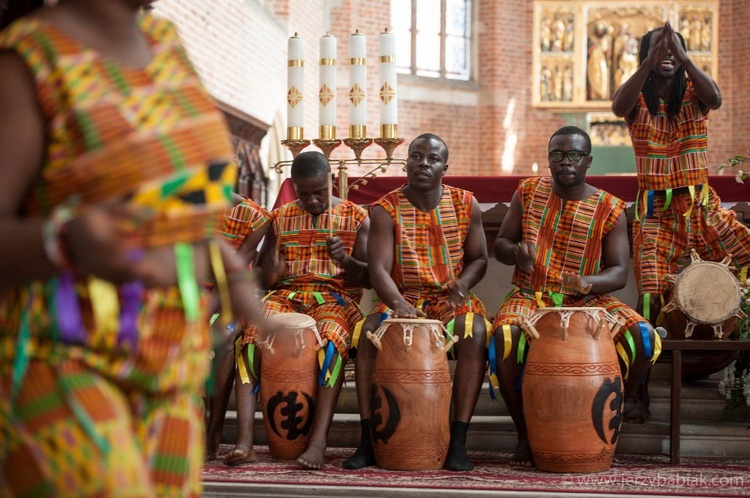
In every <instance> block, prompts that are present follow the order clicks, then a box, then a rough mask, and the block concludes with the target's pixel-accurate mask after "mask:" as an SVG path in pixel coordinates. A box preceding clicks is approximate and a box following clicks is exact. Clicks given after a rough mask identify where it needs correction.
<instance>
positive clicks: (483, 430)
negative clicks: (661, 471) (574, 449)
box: [222, 411, 750, 458]
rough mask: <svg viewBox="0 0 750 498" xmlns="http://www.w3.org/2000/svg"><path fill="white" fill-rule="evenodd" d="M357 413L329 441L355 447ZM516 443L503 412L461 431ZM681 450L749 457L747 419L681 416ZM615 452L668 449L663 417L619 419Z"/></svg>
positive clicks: (475, 446) (489, 442)
mask: <svg viewBox="0 0 750 498" xmlns="http://www.w3.org/2000/svg"><path fill="white" fill-rule="evenodd" d="M253 437H254V441H255V443H256V444H267V439H266V432H265V428H264V426H263V417H262V415H261V414H260V412H256V415H255V430H254V436H253ZM359 437H360V425H359V417H358V416H357V415H356V414H352V413H337V414H336V415H334V419H333V423H332V424H331V429H330V431H329V434H328V444H329V446H331V447H334V446H336V447H346V448H356V446H357V445H358V444H359ZM236 438H237V414H236V412H233V411H231V412H228V413H227V418H226V421H225V423H224V431H223V434H222V442H223V443H226V444H232V443H234V442H235V441H236ZM515 446H516V430H515V426H514V425H513V421H512V420H511V418H510V417H509V416H483V415H479V416H477V415H475V416H474V417H473V418H472V422H471V426H470V428H469V433H468V435H467V448H468V449H469V450H471V451H512V450H513V449H514V448H515ZM680 446H681V452H680V453H681V454H682V455H684V456H717V457H733V458H747V457H750V428H749V427H748V421H747V420H745V421H732V420H722V421H706V420H702V421H689V422H683V424H682V426H681V437H680ZM617 451H618V452H620V453H663V454H668V453H669V423H668V422H667V421H666V420H658V419H651V420H649V421H648V422H647V423H645V424H623V426H622V432H621V433H620V439H619V441H618V444H617Z"/></svg>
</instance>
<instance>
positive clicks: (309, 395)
mask: <svg viewBox="0 0 750 498" xmlns="http://www.w3.org/2000/svg"><path fill="white" fill-rule="evenodd" d="M269 320H271V321H272V322H273V323H275V324H276V325H277V329H276V331H275V332H273V333H267V332H265V331H264V332H260V333H259V334H258V335H257V336H256V341H255V343H256V346H257V347H258V348H260V350H261V367H260V387H259V390H260V400H261V404H262V407H263V422H264V425H265V427H266V434H267V437H268V447H269V449H270V451H271V456H273V457H274V458H278V459H280V460H295V459H296V458H297V457H299V456H300V455H301V454H302V453H303V452H304V451H305V450H306V449H307V444H308V442H309V440H310V430H311V429H312V425H313V418H314V415H315V401H316V399H317V394H318V383H317V378H316V369H317V367H316V362H317V354H316V352H317V349H318V348H319V347H320V346H322V342H321V339H320V335H319V334H318V330H317V328H316V326H315V320H313V319H312V318H310V317H309V316H307V315H303V314H301V313H279V314H277V315H274V316H272V317H270V318H269Z"/></svg>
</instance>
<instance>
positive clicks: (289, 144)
mask: <svg viewBox="0 0 750 498" xmlns="http://www.w3.org/2000/svg"><path fill="white" fill-rule="evenodd" d="M281 145H283V146H284V147H286V148H287V149H289V151H290V152H291V153H292V157H297V156H298V155H299V153H300V152H302V149H304V148H305V147H307V146H308V145H310V141H309V140H307V139H306V138H299V139H295V140H282V141H281Z"/></svg>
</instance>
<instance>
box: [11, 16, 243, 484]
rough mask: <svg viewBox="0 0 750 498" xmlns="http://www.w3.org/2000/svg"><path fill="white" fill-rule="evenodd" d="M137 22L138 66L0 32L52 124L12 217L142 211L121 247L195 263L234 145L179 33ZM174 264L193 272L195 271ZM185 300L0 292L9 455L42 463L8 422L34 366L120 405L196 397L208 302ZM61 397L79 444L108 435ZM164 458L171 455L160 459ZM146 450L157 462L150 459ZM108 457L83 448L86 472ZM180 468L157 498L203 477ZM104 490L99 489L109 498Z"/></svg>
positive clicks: (59, 475) (37, 286)
mask: <svg viewBox="0 0 750 498" xmlns="http://www.w3.org/2000/svg"><path fill="white" fill-rule="evenodd" d="M139 22H140V27H141V29H142V31H143V33H144V35H145V37H146V39H147V40H148V43H149V47H150V50H151V53H152V59H151V61H150V62H149V63H148V64H147V65H146V66H145V67H144V68H133V67H128V66H123V65H121V64H119V63H117V62H116V61H113V60H110V59H108V58H107V57H105V56H102V55H101V54H98V53H96V52H94V51H93V50H92V49H90V48H89V47H86V46H85V45H83V44H81V43H80V42H78V41H77V40H75V39H74V38H71V37H70V36H68V35H67V34H65V33H63V32H61V31H59V30H58V29H57V28H55V27H54V26H52V25H51V24H49V23H47V22H45V21H42V20H39V19H34V18H25V19H20V20H18V21H16V22H15V23H14V24H12V25H11V26H9V27H8V28H6V29H5V30H3V31H2V32H1V33H0V49H3V50H9V51H13V52H15V53H16V54H18V56H20V58H21V59H22V60H23V61H24V62H25V63H26V64H27V66H28V67H29V70H30V72H31V74H32V76H33V79H34V83H35V91H36V94H37V98H38V101H39V104H40V108H41V112H42V115H43V119H44V122H45V125H46V128H47V129H46V132H47V133H46V137H47V143H46V150H45V154H44V157H45V158H46V162H45V164H43V166H42V168H41V171H40V175H39V178H38V179H37V180H36V183H34V184H33V185H32V186H31V189H30V191H29V194H28V195H27V197H26V198H25V199H24V201H23V205H22V206H21V208H20V216H21V217H23V218H32V217H38V216H42V217H46V216H49V215H50V213H51V212H52V210H53V209H55V208H56V207H58V206H61V205H71V204H74V207H73V209H83V208H85V207H86V206H88V205H91V204H96V203H100V202H104V201H111V200H115V201H117V200H125V201H127V202H128V203H129V204H130V205H131V206H134V207H136V208H143V209H146V210H147V213H148V215H149V216H148V217H147V218H146V219H145V220H144V221H143V223H141V224H140V225H139V226H138V227H137V228H138V229H137V230H135V231H134V234H133V236H131V237H129V238H128V239H127V240H126V241H125V243H126V246H127V247H133V248H149V247H155V246H162V245H163V246H172V245H175V251H176V252H177V251H178V250H179V249H186V250H187V251H183V254H187V255H188V256H191V254H190V253H189V251H190V250H191V247H192V246H191V245H190V243H192V242H198V241H203V240H206V239H207V238H210V237H212V236H213V234H214V233H215V230H216V227H217V226H218V223H219V220H220V219H221V217H222V215H223V213H224V212H225V210H226V209H227V208H228V206H229V199H230V197H231V189H232V186H233V185H234V182H235V176H236V168H235V167H234V166H232V165H230V161H231V159H232V149H231V144H230V143H229V141H228V138H227V137H228V135H227V130H226V126H225V124H224V120H223V117H222V115H221V113H220V112H219V111H218V110H216V108H215V107H214V105H213V104H212V102H211V100H210V98H209V97H208V95H207V94H206V92H205V90H204V89H203V87H202V86H201V83H200V81H199V80H198V77H197V75H196V74H195V71H194V70H193V68H192V66H191V64H190V62H189V61H188V59H187V56H186V55H185V53H184V50H183V49H182V47H181V45H180V43H179V40H178V37H177V33H176V31H175V29H174V27H173V26H172V25H171V24H170V23H169V22H167V21H165V20H161V19H158V18H155V17H153V16H144V17H143V18H141V20H140V21H139ZM73 201H74V202H73ZM133 254H134V257H137V252H134V253H133ZM188 262H189V261H188ZM183 267H184V268H188V269H191V270H192V264H190V265H187V266H184V265H183ZM187 280H188V281H189V280H190V279H187ZM192 280H194V278H193V279H192ZM196 288H197V285H196ZM105 291H106V292H105ZM105 294H106V295H107V299H104V298H103V296H104V295H105ZM191 296H192V299H191V300H189V301H188V300H187V297H186V295H184V294H183V293H181V291H180V290H179V289H178V288H177V287H172V288H163V289H158V290H157V289H154V290H146V289H144V287H143V285H141V284H140V283H138V282H131V283H128V284H124V285H121V286H119V287H115V286H113V285H111V284H109V283H106V282H103V281H101V280H98V279H95V278H93V277H74V276H73V274H72V273H70V272H63V273H60V274H58V275H56V276H55V277H53V278H51V279H49V280H47V281H36V282H30V283H28V284H25V285H19V286H16V287H13V288H8V289H5V290H2V291H0V378H2V379H8V378H10V379H12V382H11V384H10V386H9V387H8V385H7V384H6V388H4V389H3V390H2V392H0V404H2V405H3V408H2V410H3V415H2V420H0V424H2V425H4V426H5V427H9V428H10V429H9V430H10V432H6V431H0V438H2V439H4V438H10V439H14V440H16V441H18V444H21V445H23V446H24V448H22V449H16V451H19V452H21V453H23V454H25V455H27V457H29V458H31V457H32V456H34V457H36V456H37V455H38V452H36V450H35V449H34V448H35V446H34V445H35V444H36V443H35V442H34V441H33V440H28V439H26V438H25V436H24V432H23V430H24V429H23V427H21V426H16V425H13V424H16V423H18V421H17V420H15V418H17V417H19V416H22V414H20V413H19V412H18V406H16V404H17V403H18V402H19V396H21V395H22V394H23V393H24V392H25V390H28V389H32V388H33V384H32V385H31V386H29V384H28V383H33V382H34V379H33V375H32V374H33V372H34V367H33V365H35V364H36V363H37V362H39V363H45V364H47V365H50V367H52V368H55V369H57V368H62V366H63V365H66V364H67V363H68V362H69V361H72V360H75V361H76V362H77V363H78V364H80V365H82V368H84V371H85V372H86V376H89V377H92V378H96V379H100V380H102V379H107V382H109V383H111V385H112V386H113V387H112V389H113V390H115V391H116V390H121V391H122V392H123V393H125V392H127V393H128V394H127V396H128V397H130V396H131V394H130V393H141V394H142V395H143V396H144V397H145V399H148V398H149V397H155V398H158V397H159V396H162V395H163V396H171V395H173V394H174V393H176V394H175V395H177V394H180V393H183V394H181V395H184V396H193V395H194V393H198V392H199V390H200V389H201V388H202V387H203V384H204V380H205V377H206V374H207V372H208V366H209V360H208V353H209V350H210V341H209V335H208V319H207V317H206V316H204V315H205V310H206V307H207V304H208V300H207V299H206V298H207V297H208V296H203V297H201V296H200V295H199V294H198V291H197V290H196V292H194V293H191ZM186 302H187V303H189V304H190V305H191V309H192V312H191V319H190V320H188V319H187V317H186V311H187V309H188V308H186V307H184V303H186ZM60 378H61V379H65V378H66V376H64V375H61V376H60ZM60 382H63V383H68V381H67V380H61V381H60ZM71 382H73V381H71ZM92 382H94V381H93V380H92ZM65 391H66V392H65V396H67V397H66V399H65V402H67V403H69V404H70V408H71V411H72V415H73V418H74V419H76V420H77V422H78V425H80V426H81V427H83V428H85V427H87V426H89V425H90V426H91V427H93V429H92V430H86V431H84V433H85V434H86V437H89V438H91V439H92V440H96V439H99V438H98V436H96V432H97V431H100V430H103V429H100V428H98V421H97V418H96V417H89V416H88V415H87V414H86V411H85V410H84V409H83V408H81V406H79V405H86V406H88V405H87V403H90V402H92V401H91V400H90V399H89V398H86V399H83V400H82V401H80V402H78V401H77V400H76V399H75V397H74V396H73V395H72V394H70V393H69V391H70V390H69V389H66V390H65ZM133 395H135V394H133ZM92 399H95V398H92ZM96 399H99V398H96ZM93 403H95V404H96V405H97V406H98V401H93ZM148 403H150V401H149V402H147V403H146V404H148ZM113 406H117V407H118V408H117V409H116V411H117V413H116V414H115V415H114V417H115V419H117V420H118V423H120V424H122V425H126V424H131V425H133V426H138V425H140V424H142V423H145V419H144V418H143V417H144V416H146V415H147V414H148V412H147V411H145V409H144V408H143V407H142V406H135V407H134V406H127V407H126V408H123V410H124V411H122V412H121V411H120V409H121V408H122V407H123V406H124V405H122V404H113ZM136 408H137V410H136ZM67 420H73V419H71V418H70V417H68V419H67ZM70 423H74V422H70ZM191 423H192V422H191ZM168 428H169V427H168V425H165V424H163V423H161V422H159V423H158V424H155V425H154V426H152V428H151V429H150V430H149V431H145V432H144V437H143V439H142V443H141V444H140V445H138V447H139V448H140V451H141V454H142V456H141V457H142V458H147V459H146V460H144V461H145V462H146V463H145V466H146V469H147V471H149V472H155V471H156V469H157V466H158V465H160V464H161V463H160V461H161V460H162V459H160V458H156V456H155V455H156V453H155V450H154V449H153V448H152V445H153V444H156V443H157V442H158V441H160V440H161V439H163V438H164V437H167V436H165V435H163V434H160V430H161V429H168ZM146 434H148V437H146ZM169 437H170V438H171V437H172V436H169ZM194 440H195V441H200V438H197V439H194ZM94 442H95V441H94ZM77 445H78V443H76V444H74V445H73V447H76V446H77ZM169 445H172V443H169ZM0 446H3V447H5V446H6V444H5V442H4V441H0ZM111 446H113V445H111ZM197 446H198V447H201V446H202V443H200V444H197ZM69 448H70V446H69V445H68V444H67V443H66V444H65V445H61V446H58V447H57V451H59V452H60V453H59V455H58V457H59V459H67V453H68V452H69V451H70V449H69ZM50 451H52V450H51V449H50ZM81 451H83V450H81ZM108 451H109V450H108ZM113 451H114V450H113ZM116 451H120V448H119V446H118V447H117V450H116ZM123 451H126V450H123ZM127 451H129V450H127ZM159 451H162V450H161V449H160V450H159ZM170 451H172V450H171V449H169V448H166V449H165V454H168V453H169V452H170ZM175 451H176V450H175ZM190 451H191V452H192V451H193V450H192V449H191V450H190ZM102 452H103V453H105V452H104V450H102ZM144 452H145V453H144ZM149 452H150V453H149ZM149 454H150V455H154V458H151V459H148V455H149ZM144 455H145V456H144ZM186 455H189V454H186ZM113 458H116V456H115V455H111V456H106V455H104V456H101V455H100V456H98V455H97V454H93V453H92V454H91V455H90V458H87V459H86V461H87V462H88V464H89V465H90V466H91V467H90V468H89V469H90V470H89V471H87V474H86V475H88V476H89V477H91V476H92V475H94V474H97V473H98V472H97V471H96V470H95V469H94V467H96V466H98V465H100V464H102V463H104V464H106V465H107V469H108V470H106V471H105V472H109V471H112V468H111V466H110V465H109V464H108V462H109V461H110V460H111V459H113ZM117 458H119V457H117ZM190 458H191V459H193V460H195V456H190ZM59 459H58V460H59ZM58 460H51V461H50V466H49V467H47V470H49V471H50V472H52V474H45V475H46V476H47V477H46V479H47V480H48V481H47V482H49V483H50V484H49V486H52V487H53V488H54V487H56V490H55V489H53V490H52V491H50V492H49V493H47V494H49V495H52V496H61V495H65V494H66V493H65V492H64V491H62V490H64V489H67V488H66V486H68V484H67V481H65V478H64V477H63V475H64V472H63V471H64V466H61V465H62V463H61V462H62V460H59V461H58ZM7 465H8V461H3V463H2V466H3V472H4V473H5V476H6V478H9V477H10V478H12V479H22V478H23V475H19V474H18V473H10V474H9V473H8V472H9V467H8V466H7ZM191 468H192V467H191ZM47 470H45V472H46V471H47ZM187 470H188V468H187V467H185V469H184V471H185V473H189V474H190V475H189V482H188V481H185V482H184V483H183V480H182V479H181V478H180V479H176V480H175V481H174V482H177V481H179V484H178V485H177V486H176V487H175V488H172V487H171V486H172V484H169V483H168V482H167V483H165V484H164V485H163V487H161V488H160V487H159V486H158V485H157V489H158V490H160V494H176V493H178V492H183V491H182V490H199V489H200V480H199V477H200V476H199V474H198V473H196V472H192V470H191V471H190V472H187ZM133 472H135V470H133ZM128 478H130V477H128ZM133 482H140V481H137V479H136V480H134V481H133ZM9 485H12V484H9ZM45 485H46V484H45ZM113 489H117V488H113ZM113 489H110V490H109V492H106V491H105V492H104V493H103V494H110V495H111V494H114V493H115V491H113ZM162 491H163V492H162ZM136 494H138V493H136ZM185 494H187V493H185ZM43 495H45V493H40V496H43ZM144 495H147V494H145V493H144Z"/></svg>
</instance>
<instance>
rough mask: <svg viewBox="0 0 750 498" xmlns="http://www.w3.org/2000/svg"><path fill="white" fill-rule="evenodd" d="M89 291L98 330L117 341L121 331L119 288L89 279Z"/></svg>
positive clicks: (104, 335)
mask: <svg viewBox="0 0 750 498" xmlns="http://www.w3.org/2000/svg"><path fill="white" fill-rule="evenodd" d="M88 291H89V299H90V300H91V311H92V312H93V314H94V322H95V323H96V329H97V330H98V331H99V333H100V334H102V336H103V337H107V338H112V341H115V340H116V339H117V332H118V331H119V330H120V297H119V295H118V294H117V287H115V286H114V284H111V283H109V282H106V281H104V280H102V279H100V278H96V277H89V280H88ZM112 345H114V343H113V344H112Z"/></svg>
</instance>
